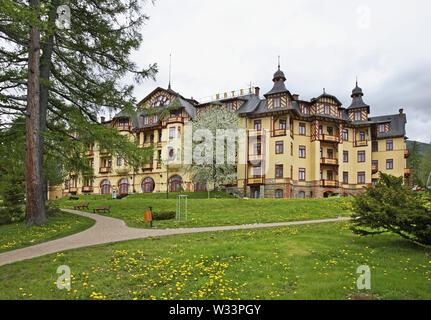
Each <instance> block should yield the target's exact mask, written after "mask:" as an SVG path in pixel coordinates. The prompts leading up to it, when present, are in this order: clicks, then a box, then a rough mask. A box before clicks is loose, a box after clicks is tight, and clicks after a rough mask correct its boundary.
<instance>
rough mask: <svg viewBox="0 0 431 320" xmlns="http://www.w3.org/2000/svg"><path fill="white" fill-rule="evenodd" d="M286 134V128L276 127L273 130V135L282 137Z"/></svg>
mask: <svg viewBox="0 0 431 320" xmlns="http://www.w3.org/2000/svg"><path fill="white" fill-rule="evenodd" d="M285 135H286V129H274V130H273V131H271V137H282V136H285Z"/></svg>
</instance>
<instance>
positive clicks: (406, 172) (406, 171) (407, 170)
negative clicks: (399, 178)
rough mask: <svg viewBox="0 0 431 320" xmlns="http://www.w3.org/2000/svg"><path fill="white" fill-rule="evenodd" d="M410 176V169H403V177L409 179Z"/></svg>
mask: <svg viewBox="0 0 431 320" xmlns="http://www.w3.org/2000/svg"><path fill="white" fill-rule="evenodd" d="M411 174H412V169H410V168H406V169H404V177H405V178H408V177H410V175H411Z"/></svg>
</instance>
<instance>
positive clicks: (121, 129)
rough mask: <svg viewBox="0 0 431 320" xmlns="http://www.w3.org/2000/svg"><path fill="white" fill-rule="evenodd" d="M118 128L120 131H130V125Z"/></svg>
mask: <svg viewBox="0 0 431 320" xmlns="http://www.w3.org/2000/svg"><path fill="white" fill-rule="evenodd" d="M117 129H118V131H130V125H126V126H118V127H117Z"/></svg>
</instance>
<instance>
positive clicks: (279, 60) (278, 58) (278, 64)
mask: <svg viewBox="0 0 431 320" xmlns="http://www.w3.org/2000/svg"><path fill="white" fill-rule="evenodd" d="M278 71H280V55H279V56H278Z"/></svg>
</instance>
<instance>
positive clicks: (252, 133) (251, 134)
mask: <svg viewBox="0 0 431 320" xmlns="http://www.w3.org/2000/svg"><path fill="white" fill-rule="evenodd" d="M261 135H262V130H256V129H249V130H248V136H249V137H259V136H261Z"/></svg>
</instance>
